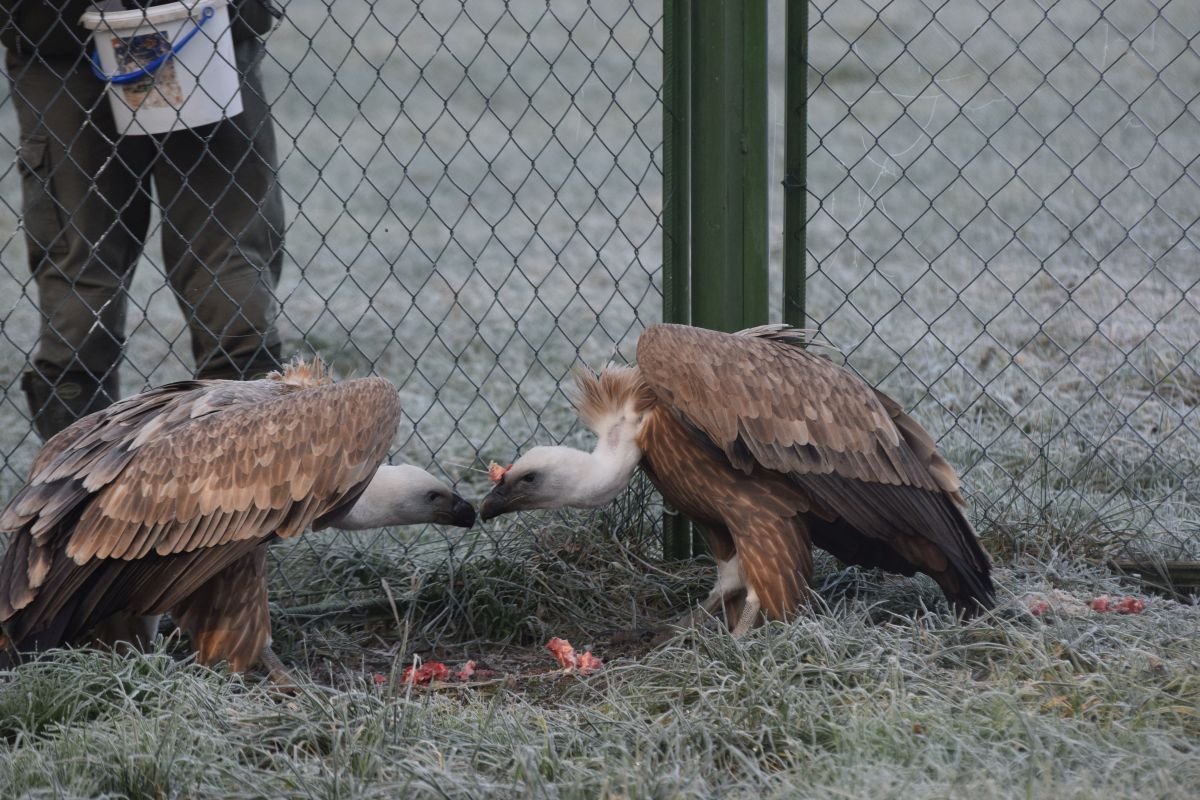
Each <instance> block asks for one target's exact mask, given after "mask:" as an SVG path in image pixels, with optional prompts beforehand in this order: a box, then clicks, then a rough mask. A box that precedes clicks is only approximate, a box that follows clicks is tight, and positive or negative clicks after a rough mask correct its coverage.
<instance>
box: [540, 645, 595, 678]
mask: <svg viewBox="0 0 1200 800" xmlns="http://www.w3.org/2000/svg"><path fill="white" fill-rule="evenodd" d="M546 649H547V650H549V651H550V652H551V653H553V654H554V657H555V658H556V659H558V663H559V665H561V666H562V668H563V671H564V672H571V671H572V670H574V671H576V672H578V673H579V674H580V675H588V674H590V673H593V672H595V671H596V670H598V669H600V668H601V667H602V666H604V662H603V661H601V660H600V659H599V658H597V657H596V656H594V655H592V653H591V652H590V651H587V650H585V651H584V652H582V653H577V652H575V648H574V647H572V646H571V643H570V642H568V641H567V640H566V639H560V638H558V637H557V636H555V637H554V638H553V639H551V640H550V641H548V642H546Z"/></svg>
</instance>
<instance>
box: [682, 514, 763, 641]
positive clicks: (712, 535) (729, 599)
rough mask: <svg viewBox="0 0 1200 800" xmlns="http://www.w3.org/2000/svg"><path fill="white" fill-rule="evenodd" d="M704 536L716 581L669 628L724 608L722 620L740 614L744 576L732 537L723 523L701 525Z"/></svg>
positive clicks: (696, 621) (697, 622)
mask: <svg viewBox="0 0 1200 800" xmlns="http://www.w3.org/2000/svg"><path fill="white" fill-rule="evenodd" d="M702 530H703V533H704V539H706V541H707V542H708V549H709V552H712V554H713V558H714V559H715V560H716V583H715V584H714V585H713V590H712V591H709V593H708V596H707V597H704V600H703V601H702V602H701V603H700V606H697V607H695V608H692V609H691V610H689V612H688V613H686V614H684V615H683V616H680V618H679V619H677V620H676V621H674V622H672V624H671V625H670V626H668V628H670V627H696V626H697V625H701V624H703V622H706V621H707V620H708V619H709V618H710V616H713V615H715V614H716V613H718V612H719V610H721V608H724V609H725V614H726V616H725V618H726V620H732V619H733V618H734V616H737V615H740V607H742V597H740V596H742V595H743V594H744V593H745V585H746V584H745V578H744V577H743V576H742V566H740V564H739V563H738V552H737V549H736V548H734V546H733V537H732V536H731V535H730V531H728V529H727V528H725V527H724V525H712V524H709V525H704V527H703V528H702Z"/></svg>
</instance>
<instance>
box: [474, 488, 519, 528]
mask: <svg viewBox="0 0 1200 800" xmlns="http://www.w3.org/2000/svg"><path fill="white" fill-rule="evenodd" d="M515 499H516V498H514V497H513V494H512V488H511V486H509V484H507V483H497V484H496V485H495V486H494V487H493V488H492V490H491V491H490V492H488V493H487V497H485V498H483V502H482V503H480V504H479V518H480V519H482V520H484V521H485V522H486V521H487V520H489V519H491V518H492V517H498V516H500V515H501V514H503V513H505V512H506V511H509V510H510V508H511V507H512V503H513V501H514V500H515Z"/></svg>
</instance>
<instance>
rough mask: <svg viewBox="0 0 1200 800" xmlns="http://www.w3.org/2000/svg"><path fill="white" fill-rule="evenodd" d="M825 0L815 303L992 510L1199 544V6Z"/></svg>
mask: <svg viewBox="0 0 1200 800" xmlns="http://www.w3.org/2000/svg"><path fill="white" fill-rule="evenodd" d="M811 9H812V10H811V11H810V36H809V42H810V45H809V46H810V64H811V69H810V72H809V75H810V89H811V97H812V102H811V103H810V107H809V125H810V131H809V160H808V176H809V177H808V190H809V197H810V203H809V209H810V220H811V223H810V226H809V231H808V243H809V249H810V258H811V262H810V263H811V264H813V265H814V266H815V267H816V268H815V269H812V270H810V278H809V281H808V309H809V314H810V317H811V318H812V319H813V320H814V321H815V322H817V323H819V324H820V325H821V327H822V329H823V330H825V331H826V332H827V334H828V336H829V337H830V338H831V339H833V340H834V341H836V342H837V343H839V344H840V345H841V346H842V348H843V349H844V350H845V352H846V353H847V354H848V356H849V359H850V361H851V362H852V363H853V364H854V365H855V366H856V367H858V369H860V370H861V371H862V372H863V373H864V374H865V375H866V376H867V377H868V378H870V379H871V380H873V381H876V382H878V383H879V384H880V385H881V386H882V388H884V389H886V390H888V391H891V392H894V393H895V394H896V395H897V396H898V397H900V398H901V399H902V400H903V402H904V403H905V404H906V405H909V406H915V408H916V414H917V416H918V418H919V419H921V420H922V421H923V422H925V423H926V424H927V425H928V426H929V427H930V428H931V429H932V430H933V431H934V432H935V434H936V435H938V436H940V437H941V440H942V442H943V446H945V447H947V448H948V449H949V451H950V452H951V454H952V460H954V461H955V462H956V463H957V464H959V465H960V467H961V468H962V469H963V470H964V471H965V472H966V475H967V479H968V482H969V484H970V488H971V490H972V498H973V501H974V503H975V506H976V512H977V517H978V518H979V519H980V520H982V521H983V526H984V527H988V525H989V522H990V523H995V524H997V525H998V526H999V528H1000V530H1002V531H1008V532H1010V533H1014V534H1018V535H1019V534H1020V532H1021V530H1022V529H1023V528H1025V527H1026V525H1025V523H1029V526H1028V530H1029V531H1036V532H1037V533H1036V535H1037V536H1038V537H1040V538H1042V539H1043V540H1044V544H1048V545H1054V544H1062V543H1063V542H1062V541H1057V542H1056V541H1055V534H1056V533H1062V534H1064V535H1070V536H1074V537H1076V538H1091V539H1093V540H1094V541H1095V542H1096V543H1097V544H1099V545H1103V546H1104V547H1108V548H1110V552H1111V548H1112V547H1113V546H1116V547H1120V548H1123V549H1126V550H1130V551H1134V552H1141V551H1148V550H1150V551H1156V552H1157V553H1159V554H1160V555H1166V554H1175V555H1177V556H1182V555H1191V556H1193V557H1194V556H1195V555H1196V553H1197V551H1198V550H1200V529H1198V526H1200V507H1198V504H1200V494H1198V492H1200V483H1198V479H1197V462H1198V460H1200V412H1198V411H1197V405H1198V404H1200V358H1198V356H1200V351H1198V350H1197V343H1198V342H1200V258H1198V257H1197V256H1198V255H1200V254H1198V252H1197V245H1198V244H1200V242H1198V241H1197V238H1196V233H1197V230H1200V229H1198V228H1197V221H1198V220H1200V186H1198V185H1197V174H1196V167H1197V163H1200V162H1197V156H1200V135H1198V134H1200V120H1198V118H1197V113H1198V112H1197V98H1198V92H1200V53H1198V52H1197V48H1196V41H1197V39H1196V37H1197V34H1200V6H1197V5H1196V4H1194V3H1187V2H1161V1H1159V0H1155V2H1147V1H1146V0H1117V1H1116V2H1111V3H1108V2H1093V0H1068V1H1067V2H1053V3H1051V2H1034V0H1003V2H960V3H958V2H956V3H926V2H868V3H862V2H858V0H838V1H837V2H826V3H819V4H817V5H816V6H814V7H811ZM1047 523H1048V524H1047Z"/></svg>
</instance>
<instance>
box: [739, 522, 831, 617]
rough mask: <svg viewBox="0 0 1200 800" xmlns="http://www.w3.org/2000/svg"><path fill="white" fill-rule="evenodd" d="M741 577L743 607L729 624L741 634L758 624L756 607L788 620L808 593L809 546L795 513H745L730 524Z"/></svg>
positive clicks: (770, 615) (772, 615)
mask: <svg viewBox="0 0 1200 800" xmlns="http://www.w3.org/2000/svg"><path fill="white" fill-rule="evenodd" d="M729 527H730V532H731V533H732V534H733V540H734V542H736V543H737V552H738V561H739V562H740V563H741V572H742V575H743V577H744V579H745V583H746V601H745V607H744V608H743V609H742V611H741V614H739V615H738V617H737V622H736V623H735V624H734V626H733V635H734V636H741V635H742V634H744V633H746V632H747V631H748V630H750V629H751V628H753V627H754V626H755V624H757V622H758V619H759V612H760V611H762V612H764V613H765V614H766V616H767V617H768V618H769V619H779V620H788V619H791V618H792V617H794V616H795V614H796V611H797V610H798V609H799V607H800V606H801V605H802V604H803V603H804V601H805V600H806V599H807V597H808V592H809V588H808V585H809V580H810V579H811V577H812V546H811V543H810V542H809V537H808V527H807V526H806V525H805V523H804V520H803V519H802V518H801V517H800V516H798V515H797V516H792V517H777V516H774V515H771V514H763V513H758V514H745V515H743V516H742V517H741V518H740V519H738V520H736V522H734V524H731V525H730V526H729Z"/></svg>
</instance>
